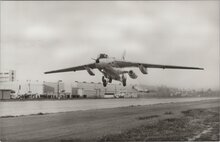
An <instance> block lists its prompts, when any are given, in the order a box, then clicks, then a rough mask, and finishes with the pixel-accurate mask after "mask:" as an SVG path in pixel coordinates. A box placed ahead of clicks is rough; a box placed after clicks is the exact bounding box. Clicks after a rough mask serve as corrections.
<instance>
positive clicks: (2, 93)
mask: <svg viewBox="0 0 220 142" xmlns="http://www.w3.org/2000/svg"><path fill="white" fill-rule="evenodd" d="M13 92H14V91H13V90H11V89H0V100H8V99H11V95H12V93H13Z"/></svg>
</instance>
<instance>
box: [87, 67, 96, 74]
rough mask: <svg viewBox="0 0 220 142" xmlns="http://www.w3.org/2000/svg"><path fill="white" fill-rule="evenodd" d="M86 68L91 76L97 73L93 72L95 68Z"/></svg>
mask: <svg viewBox="0 0 220 142" xmlns="http://www.w3.org/2000/svg"><path fill="white" fill-rule="evenodd" d="M85 69H86V70H87V72H88V73H89V74H90V75H91V76H94V75H95V73H94V72H93V70H92V69H91V68H89V67H85Z"/></svg>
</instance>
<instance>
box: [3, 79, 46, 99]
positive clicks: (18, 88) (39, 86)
mask: <svg viewBox="0 0 220 142" xmlns="http://www.w3.org/2000/svg"><path fill="white" fill-rule="evenodd" d="M0 89H8V90H14V91H15V93H14V94H15V96H16V97H18V98H19V97H21V96H25V98H39V97H40V95H41V94H43V83H42V82H40V81H32V80H26V81H18V80H16V81H5V82H1V85H0Z"/></svg>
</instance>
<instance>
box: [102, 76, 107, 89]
mask: <svg viewBox="0 0 220 142" xmlns="http://www.w3.org/2000/svg"><path fill="white" fill-rule="evenodd" d="M102 83H103V86H104V87H106V86H107V80H106V79H105V77H104V76H103V77H102Z"/></svg>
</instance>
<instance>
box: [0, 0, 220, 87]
mask: <svg viewBox="0 0 220 142" xmlns="http://www.w3.org/2000/svg"><path fill="white" fill-rule="evenodd" d="M124 50H126V60H130V61H138V62H145V63H156V64H171V65H181V66H196V67H203V68H205V70H204V71H195V70H161V69H149V74H148V75H143V74H141V73H140V71H139V70H138V69H134V71H135V72H136V73H137V74H138V79H137V80H132V79H130V78H128V83H132V84H148V85H167V86H173V87H181V88H196V89H201V88H215V89H216V88H218V86H219V1H191V2H190V1H188V2H186V1H185V2H184V1H156V2H151V1H137V2H135V1H103V2H98V1H90V2H89V1H84V2H79V1H64V2H62V1H45V2H44V1H31V2H21V1H20V2H12V1H1V69H2V71H7V70H10V69H14V70H16V72H17V79H18V80H27V79H29V80H30V79H31V80H45V81H57V80H59V79H61V80H63V81H64V82H67V83H69V82H71V81H75V80H78V81H89V82H90V81H93V82H100V81H101V76H102V75H101V73H100V72H98V71H97V70H96V71H95V73H96V76H95V77H92V76H90V75H89V74H88V73H87V72H86V71H81V72H68V73H58V74H49V75H45V74H43V72H45V71H49V70H54V69H60V68H66V67H72V66H76V65H81V64H87V63H91V62H93V60H91V58H96V57H97V55H98V54H99V53H106V54H108V55H109V56H112V57H118V58H121V55H122V53H123V51H124Z"/></svg>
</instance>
